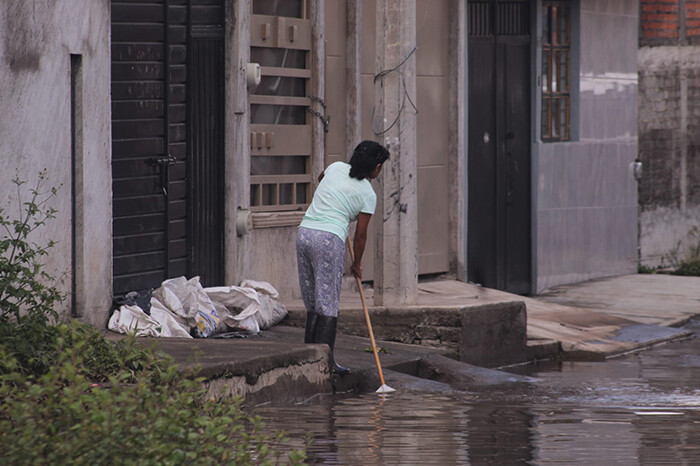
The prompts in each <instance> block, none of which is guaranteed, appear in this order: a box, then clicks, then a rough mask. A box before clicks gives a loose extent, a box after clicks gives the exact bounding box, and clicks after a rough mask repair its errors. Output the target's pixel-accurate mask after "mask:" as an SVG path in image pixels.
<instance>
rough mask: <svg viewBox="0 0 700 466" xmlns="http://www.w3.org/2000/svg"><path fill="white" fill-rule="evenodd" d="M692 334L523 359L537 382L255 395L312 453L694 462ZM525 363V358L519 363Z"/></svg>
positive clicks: (328, 459) (350, 460) (334, 458)
mask: <svg viewBox="0 0 700 466" xmlns="http://www.w3.org/2000/svg"><path fill="white" fill-rule="evenodd" d="M698 354H700V340H698V339H697V338H696V339H694V340H691V341H687V342H683V343H677V344H673V345H666V346H664V347H660V348H657V349H654V350H652V351H647V352H644V353H639V354H636V355H630V356H626V357H623V358H619V359H615V360H610V361H607V362H602V363H566V364H560V365H553V366H552V365H545V366H539V367H529V368H527V369H526V372H527V375H531V376H535V377H538V378H539V379H540V380H541V381H540V382H539V383H538V384H535V385H526V386H523V385H519V386H513V385H510V386H501V387H496V388H493V387H489V388H488V389H484V390H475V391H472V392H469V393H461V394H459V395H436V394H426V393H416V392H396V393H393V394H391V395H378V394H375V393H371V394H364V395H360V396H349V395H346V396H328V397H319V398H317V399H314V400H310V401H308V402H306V403H303V404H299V405H293V406H272V405H268V406H261V407H258V408H257V409H256V410H257V413H258V414H260V415H262V416H263V418H264V419H265V422H266V424H267V427H266V428H267V429H268V430H279V429H283V430H286V431H287V432H288V433H289V434H290V436H291V437H292V438H293V439H294V442H295V444H296V446H297V447H300V446H302V445H303V444H304V438H305V436H306V434H307V433H308V432H311V433H312V434H313V436H314V442H313V444H312V445H311V447H310V450H309V452H308V454H309V460H308V462H309V463H310V464H349V465H372V464H387V465H389V464H390V465H394V464H445V465H448V464H460V465H461V464H554V463H558V464H621V465H625V464H631V465H632V464H643V465H659V464H674V465H686V464H687V465H691V464H700V370H698V367H700V366H699V365H697V359H696V358H697V356H695V355H698ZM519 371H520V372H523V369H519Z"/></svg>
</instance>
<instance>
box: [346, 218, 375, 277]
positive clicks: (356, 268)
mask: <svg viewBox="0 0 700 466" xmlns="http://www.w3.org/2000/svg"><path fill="white" fill-rule="evenodd" d="M371 218H372V214H366V213H364V212H360V213H359V214H358V215H357V227H356V228H355V240H354V241H353V243H352V244H353V249H355V261H354V262H353V263H352V267H350V271H351V272H352V274H353V275H354V276H355V277H357V278H359V279H360V280H362V267H361V264H362V254H364V252H365V245H366V244H367V226H368V225H369V221H370V219H371Z"/></svg>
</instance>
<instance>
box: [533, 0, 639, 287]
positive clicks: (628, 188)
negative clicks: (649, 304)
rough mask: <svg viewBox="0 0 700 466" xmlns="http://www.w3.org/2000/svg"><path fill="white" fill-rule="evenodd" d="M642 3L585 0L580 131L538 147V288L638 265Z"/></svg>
mask: <svg viewBox="0 0 700 466" xmlns="http://www.w3.org/2000/svg"><path fill="white" fill-rule="evenodd" d="M638 9H639V4H638V2H636V1H633V0H624V1H616V2H606V1H596V0H581V1H580V16H579V31H580V34H579V35H578V38H577V39H575V40H578V41H579V43H580V53H579V66H580V73H579V90H580V94H579V99H578V106H577V108H576V107H574V112H576V114H575V115H572V121H573V122H574V124H576V125H577V128H575V131H574V133H575V134H577V138H575V139H576V140H575V141H572V142H566V143H549V144H544V143H539V144H535V150H534V153H535V154H536V155H535V163H534V164H533V182H534V188H535V206H536V208H535V209H536V211H535V225H536V226H535V229H536V230H535V238H536V240H535V245H534V247H535V250H536V274H535V276H536V277H537V281H536V290H535V291H541V290H543V289H545V288H548V287H551V286H555V285H558V284H563V283H572V282H577V281H583V280H588V279H593V278H597V277H603V276H612V275H619V274H626V273H634V272H636V269H637V182H636V180H635V179H634V177H633V175H632V171H631V164H632V163H633V162H634V160H635V158H636V157H637V83H638V78H637V58H636V57H637V51H636V50H637V33H638V27H639V23H638V14H639V13H638Z"/></svg>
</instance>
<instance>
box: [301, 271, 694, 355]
mask: <svg viewBox="0 0 700 466" xmlns="http://www.w3.org/2000/svg"><path fill="white" fill-rule="evenodd" d="M365 295H366V297H367V303H368V307H369V309H370V316H372V322H373V327H379V328H375V329H374V331H375V334H376V333H378V334H379V335H381V338H385V339H388V340H398V341H404V342H408V341H406V339H405V335H392V334H390V333H389V334H387V332H384V331H383V329H382V327H381V324H382V323H384V322H386V321H387V318H386V316H385V315H384V314H386V313H387V310H386V309H384V308H381V307H377V306H374V305H373V299H372V290H371V288H366V289H365ZM514 302H522V303H524V304H525V309H526V313H527V338H528V343H529V347H530V348H533V347H537V345H538V344H540V345H542V344H545V343H544V342H551V341H555V342H558V344H559V345H560V349H561V352H562V354H561V356H562V358H563V359H587V360H601V359H605V358H606V357H610V356H614V355H618V354H622V353H626V352H629V351H634V350H638V349H641V348H644V347H648V346H650V345H654V344H657V343H660V342H663V341H668V340H671V339H677V338H682V337H684V336H686V335H688V333H687V332H685V331H683V330H679V329H677V328H674V327H679V326H681V325H683V324H684V323H686V322H687V321H688V320H689V319H691V318H692V317H694V316H698V315H700V277H680V276H672V275H660V274H657V275H625V276H618V277H610V278H603V279H599V280H593V281H588V282H582V283H577V284H572V285H566V286H559V287H555V288H552V289H549V290H546V291H545V292H544V293H542V294H540V295H538V296H535V297H523V296H518V295H513V294H510V293H505V292H502V291H498V290H493V289H489V288H484V287H481V286H478V285H472V284H467V283H464V282H459V281H455V280H448V279H437V280H431V281H425V282H422V283H420V284H419V293H418V300H417V303H416V304H415V305H412V306H402V307H401V309H400V310H393V309H392V310H390V311H389V312H394V313H395V314H396V318H404V319H405V314H404V313H405V312H407V311H409V312H420V311H421V310H425V309H430V310H432V311H433V312H436V311H439V310H445V309H450V308H452V309H454V308H461V309H468V308H477V307H482V306H491V307H492V309H493V311H494V312H493V314H494V316H495V317H498V314H497V313H496V312H495V310H496V309H498V308H499V307H502V306H503V305H505V304H507V303H514ZM287 307H288V309H289V311H290V320H291V322H292V323H293V324H294V325H302V323H303V319H304V314H305V311H304V308H303V304H302V303H301V302H300V301H295V302H289V303H287ZM358 313H362V307H361V303H360V299H359V294H358V293H357V291H356V290H354V289H352V287H346V288H344V289H343V293H342V295H341V306H340V312H339V315H340V317H339V327H340V328H341V330H342V329H344V330H348V331H350V333H355V334H359V335H364V334H365V333H363V331H362V328H361V327H360V326H357V325H355V326H352V327H348V325H347V322H348V321H349V322H351V323H352V322H357V321H359V320H362V319H360V318H358ZM375 316H376V323H375ZM438 324H439V322H438ZM468 324H469V322H464V325H468ZM418 340H420V341H410V343H419V344H426V342H425V340H426V339H418ZM427 340H429V339H427ZM538 342H539V343H538ZM441 343H444V342H442V341H428V342H427V344H428V345H429V346H436V347H441V346H442V347H447V348H449V347H450V345H449V342H447V344H441ZM541 354H542V356H546V355H548V354H551V351H550V350H548V351H544V352H541ZM530 356H532V355H530ZM530 356H528V357H530ZM513 362H520V361H513Z"/></svg>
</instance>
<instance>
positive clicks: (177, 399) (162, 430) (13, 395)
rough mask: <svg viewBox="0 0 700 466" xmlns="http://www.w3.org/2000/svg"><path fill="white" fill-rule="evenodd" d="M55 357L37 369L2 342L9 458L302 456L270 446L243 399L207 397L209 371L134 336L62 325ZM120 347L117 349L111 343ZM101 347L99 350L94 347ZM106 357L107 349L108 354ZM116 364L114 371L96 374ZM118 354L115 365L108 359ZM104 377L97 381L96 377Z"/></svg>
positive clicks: (1, 412) (234, 460) (4, 452)
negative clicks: (187, 372) (186, 372)
mask: <svg viewBox="0 0 700 466" xmlns="http://www.w3.org/2000/svg"><path fill="white" fill-rule="evenodd" d="M56 329H57V332H56V334H57V335H58V337H57V339H56V341H55V349H56V351H57V353H56V357H55V365H54V366H53V367H51V368H49V370H48V371H46V372H45V373H43V374H41V375H37V376H35V375H31V374H30V375H27V374H25V373H24V372H23V371H21V370H18V368H19V363H18V361H17V359H16V358H14V357H13V355H12V354H11V352H10V351H8V348H7V347H6V346H5V345H4V344H3V345H0V369H1V370H2V373H3V374H2V375H0V400H2V401H0V462H6V463H9V464H16V465H22V464H27V465H29V464H32V465H36V464H144V465H145V464H277V463H281V462H282V463H289V464H300V463H301V462H302V461H303V460H304V458H305V456H304V453H303V452H302V451H290V452H288V453H287V454H286V455H285V456H284V457H283V455H282V454H281V453H280V452H277V451H275V450H274V449H273V448H272V447H271V446H270V445H272V444H277V445H280V444H283V443H284V442H285V441H286V439H285V438H284V437H283V435H282V434H277V435H276V436H269V435H265V434H262V433H261V428H262V427H263V426H262V423H261V421H260V419H259V418H257V417H254V416H249V415H247V414H246V413H245V411H244V410H243V409H242V407H241V400H240V399H236V400H222V401H213V400H207V399H205V396H204V391H203V388H202V379H189V378H187V377H184V376H183V375H182V374H181V373H180V372H179V371H178V369H177V367H176V366H175V365H174V364H173V363H172V361H171V360H170V359H169V358H168V357H166V356H164V355H160V354H158V353H155V352H154V351H152V350H149V349H147V348H142V347H140V346H138V345H137V344H136V340H135V338H133V337H131V338H127V339H125V340H123V341H122V342H120V343H118V344H113V343H111V342H108V341H105V340H104V339H103V338H99V337H101V335H99V333H98V332H97V331H96V330H95V329H93V328H91V327H89V326H87V325H85V324H78V323H70V324H59V325H57V326H56ZM109 346H112V349H110V348H109ZM94 349H97V352H98V353H101V354H102V356H101V357H100V358H97V359H96V358H95V357H94V354H93V350H94ZM105 355H106V357H103V356H105ZM95 361H98V363H97V367H102V368H106V367H109V365H111V364H115V367H114V369H116V370H113V371H111V373H110V374H109V375H106V374H100V373H96V372H94V368H95V367H96V365H95ZM105 362H108V363H109V364H108V365H104V363H105ZM96 378H97V379H101V380H103V381H102V382H100V383H96V382H95V379H96Z"/></svg>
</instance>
